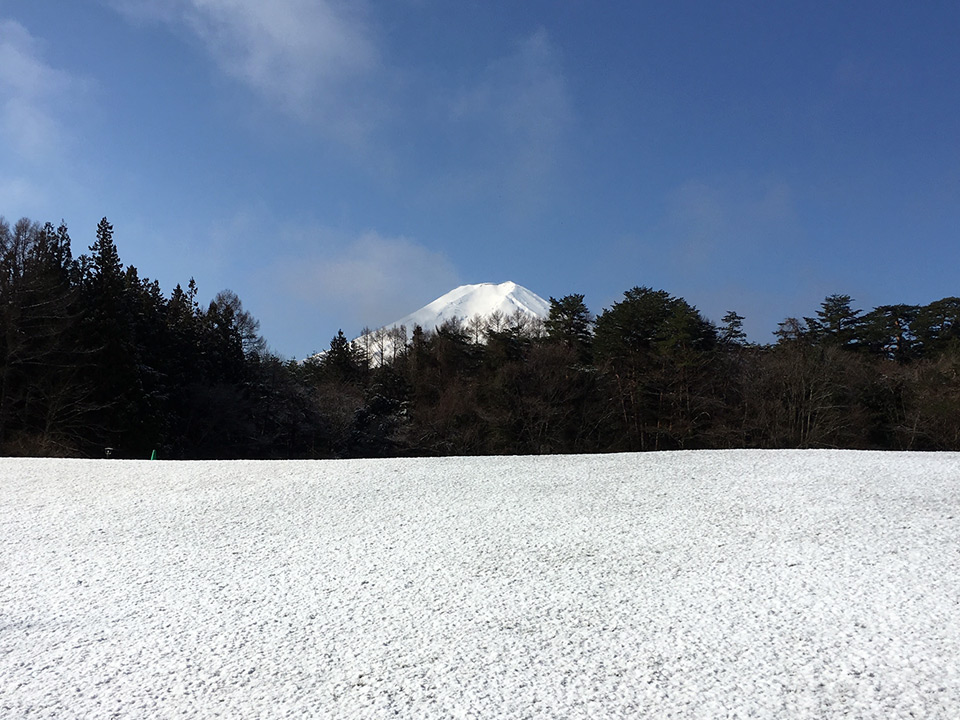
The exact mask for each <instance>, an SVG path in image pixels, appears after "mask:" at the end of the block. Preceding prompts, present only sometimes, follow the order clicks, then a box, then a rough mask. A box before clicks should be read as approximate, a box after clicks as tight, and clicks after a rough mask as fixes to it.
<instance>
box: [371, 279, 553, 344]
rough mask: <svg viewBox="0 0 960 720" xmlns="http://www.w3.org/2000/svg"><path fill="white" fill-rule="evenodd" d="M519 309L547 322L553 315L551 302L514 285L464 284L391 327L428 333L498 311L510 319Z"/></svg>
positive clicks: (512, 283) (510, 283)
mask: <svg viewBox="0 0 960 720" xmlns="http://www.w3.org/2000/svg"><path fill="white" fill-rule="evenodd" d="M518 310H519V311H520V312H522V313H525V314H527V315H530V316H533V317H538V318H541V319H546V318H547V316H548V315H549V314H550V303H548V302H547V301H546V300H544V299H543V298H542V297H540V296H539V295H537V294H536V293H534V292H532V291H530V290H527V289H526V288H525V287H523V286H521V285H517V284H516V283H514V282H505V283H500V284H499V285H495V284H494V283H480V284H479V285H461V286H460V287H458V288H455V289H453V290H451V291H450V292H448V293H447V294H446V295H442V296H441V297H438V298H437V299H436V300H434V301H433V302H432V303H430V304H429V305H425V306H424V307H422V308H420V309H419V310H417V311H416V312H414V313H410V314H409V315H407V316H406V317H403V318H400V319H399V320H397V321H396V322H394V323H390V325H388V326H387V327H400V326H401V325H403V326H405V327H406V328H407V331H408V332H412V331H413V328H414V327H415V326H417V325H419V326H420V327H422V328H423V329H424V330H434V329H436V328H438V327H440V326H441V325H442V324H443V323H444V322H446V321H448V320H454V319H457V318H459V319H460V320H469V319H470V318H472V317H474V316H475V315H479V316H481V317H483V318H487V317H489V316H490V315H492V314H493V313H494V312H501V313H503V315H504V316H505V317H507V318H509V317H510V316H511V315H513V314H514V313H515V312H517V311H518Z"/></svg>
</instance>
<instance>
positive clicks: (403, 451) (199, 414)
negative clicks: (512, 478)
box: [0, 218, 960, 459]
mask: <svg viewBox="0 0 960 720" xmlns="http://www.w3.org/2000/svg"><path fill="white" fill-rule="evenodd" d="M743 320H744V318H743V317H742V316H740V315H739V314H737V313H736V312H732V311H731V312H728V313H727V314H726V315H725V316H724V317H723V319H722V321H721V323H720V324H719V325H715V324H714V323H711V322H710V321H709V320H707V319H706V318H705V317H704V316H703V315H702V314H701V313H700V312H699V311H698V310H697V309H696V308H695V307H693V306H692V305H690V304H689V303H687V302H686V301H685V300H684V299H682V298H679V297H674V296H672V295H670V294H669V293H667V292H666V291H663V290H655V289H652V288H648V287H642V286H638V287H634V288H631V289H629V290H627V291H626V292H625V293H624V295H623V298H622V299H621V300H620V301H619V302H616V303H614V304H613V305H612V306H611V307H610V308H607V309H604V310H603V311H602V312H601V313H600V314H599V315H598V316H594V315H593V314H592V313H591V312H590V311H589V309H588V308H587V307H586V305H585V304H584V296H583V295H578V294H570V295H567V296H565V297H561V298H559V299H555V298H550V314H549V317H548V318H547V319H546V320H544V321H542V322H541V321H536V320H534V319H531V318H530V317H529V316H526V315H523V314H519V313H518V314H515V315H513V316H511V317H504V316H503V315H500V314H495V315H494V316H492V317H488V318H479V317H477V318H465V319H462V320H455V321H451V322H447V323H445V324H443V325H442V326H440V327H437V328H421V327H414V328H409V329H408V328H392V329H382V330H377V331H373V332H369V331H366V332H364V333H363V335H362V336H361V339H360V340H359V341H354V342H351V341H349V340H348V339H347V337H346V336H345V335H344V334H343V332H342V331H341V332H338V333H337V335H336V336H335V337H334V338H333V339H332V340H331V341H330V345H329V348H328V349H327V350H326V351H325V352H323V353H321V354H318V355H316V356H314V357H312V358H309V359H307V360H306V361H304V362H295V361H292V360H285V359H283V358H280V357H278V356H276V355H275V354H273V353H271V352H270V351H269V350H268V348H267V344H266V342H265V341H264V339H263V338H262V337H261V336H260V334H259V323H258V322H257V321H256V320H255V319H254V318H253V317H252V316H251V315H250V314H249V312H247V311H246V310H244V308H243V305H242V302H241V301H240V299H239V298H238V297H237V295H236V294H235V293H233V292H231V291H229V290H225V291H222V292H220V293H218V294H217V295H216V296H215V297H214V299H213V300H212V301H211V302H210V303H209V304H208V305H207V306H206V307H201V305H200V304H199V302H198V289H197V287H196V284H195V283H194V282H193V280H190V281H189V282H188V283H187V285H186V288H185V289H184V288H183V287H181V286H180V285H178V286H177V287H176V288H174V290H173V292H172V293H171V294H170V295H169V296H166V295H164V293H163V292H162V291H161V289H160V287H159V284H158V283H157V282H156V281H152V280H150V279H148V278H146V277H141V276H140V274H139V272H138V270H137V269H136V268H135V267H133V266H126V267H124V265H123V264H122V263H121V261H120V257H119V253H118V251H117V247H116V244H115V242H114V239H113V227H112V226H111V225H110V223H109V222H108V221H107V219H106V218H104V219H103V220H102V221H101V222H100V224H99V225H98V227H97V231H96V241H95V242H94V243H93V245H91V246H90V247H89V249H88V252H87V253H84V254H81V255H79V256H78V257H74V255H73V252H72V249H71V241H70V237H69V233H68V231H67V228H66V226H65V225H64V224H62V223H61V224H60V226H58V227H54V226H53V225H52V224H50V223H47V224H43V225H41V224H39V223H36V222H32V221H30V220H27V219H22V220H20V221H18V222H16V223H14V224H13V225H10V224H9V223H7V222H6V221H4V220H3V219H2V218H0V373H2V375H0V453H3V454H6V455H60V456H88V457H101V456H103V455H104V454H111V455H112V456H116V457H133V458H146V457H150V456H151V455H154V454H156V455H157V456H158V457H161V458H168V459H171V458H321V457H382V456H398V455H454V454H539V453H571V452H584V453H590V452H612V451H647V450H668V449H694V448H816V447H820V448H822V447H836V448H861V449H898V450H960V299H958V298H954V297H950V298H944V299H942V300H938V301H936V302H932V303H930V304H928V305H923V306H917V305H905V304H898V305H884V306H881V307H877V308H874V309H873V310H871V311H869V312H863V311H862V310H859V309H856V308H855V307H854V306H853V300H852V299H851V298H850V297H849V296H848V295H841V294H836V295H830V296H829V297H827V298H826V299H825V300H824V301H823V303H822V304H821V305H820V307H819V308H818V309H817V310H815V312H814V313H813V314H812V316H811V317H803V318H787V319H785V320H784V321H783V322H782V323H780V324H779V326H778V329H777V331H776V332H775V334H774V337H775V340H774V341H773V342H771V343H769V344H762V345H761V344H755V343H750V342H748V341H747V339H746V336H745V334H744V332H743Z"/></svg>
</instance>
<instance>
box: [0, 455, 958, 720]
mask: <svg viewBox="0 0 960 720" xmlns="http://www.w3.org/2000/svg"><path fill="white" fill-rule="evenodd" d="M958 602H960V455H958V454H906V453H903V454H901V453H886V454H880V453H855V452H839V451H836V452H820V451H817V452H813V451H807V452H754V451H749V452H748V451H743V452H740V451H737V452H680V453H659V454H646V455H603V456H592V457H584V456H574V457H541V458H526V457H521V458H470V459H464V458H451V459H404V460H381V461H322V462H196V463H173V462H169V463H167V462H128V461H77V460H72V461H71V460H13V459H3V460H0V717H4V718H79V717H84V718H144V717H150V718H172V717H204V718H206V717H225V718H239V717H260V718H286V717H289V718H348V717H357V718H361V717H363V718H367V717H386V716H393V715H398V716H400V717H410V718H539V717H544V718H597V717H622V718H635V717H651V718H653V717H655V718H841V717H842V718H884V719H886V718H906V717H912V718H956V717H960V660H958V658H960V620H958V618H960V604H958Z"/></svg>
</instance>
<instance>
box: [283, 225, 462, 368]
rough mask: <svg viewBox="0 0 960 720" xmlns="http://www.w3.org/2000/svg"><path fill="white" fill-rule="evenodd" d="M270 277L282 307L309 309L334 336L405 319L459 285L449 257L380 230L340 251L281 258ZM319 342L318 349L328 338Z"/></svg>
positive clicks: (358, 331)
mask: <svg viewBox="0 0 960 720" xmlns="http://www.w3.org/2000/svg"><path fill="white" fill-rule="evenodd" d="M320 244H321V245H329V244H330V243H328V242H324V241H323V240H321V242H320ZM268 275H269V283H270V285H271V286H272V287H274V288H276V292H277V294H278V297H277V300H278V301H280V303H279V304H281V305H284V306H286V307H287V308H289V307H290V306H296V307H300V308H307V309H308V310H309V314H310V315H311V316H312V317H313V318H315V319H316V318H318V316H323V319H324V321H325V324H326V325H327V326H328V327H333V328H334V330H333V331H334V332H335V331H336V327H341V328H342V329H343V331H344V333H345V334H347V335H348V336H353V335H359V334H360V330H361V329H362V328H363V327H364V326H369V327H379V326H382V325H384V324H386V323H389V322H392V321H393V320H396V319H397V318H398V317H403V316H404V315H406V314H408V313H410V312H412V311H413V310H416V309H417V308H419V307H420V306H422V305H425V304H426V303H428V302H430V301H431V300H433V299H434V298H435V297H437V296H439V295H442V294H443V293H445V292H447V291H448V290H450V289H451V288H453V287H456V286H457V285H459V284H460V280H459V276H458V273H457V271H456V269H455V268H454V267H453V264H452V263H451V262H450V260H449V259H448V258H447V257H446V256H445V255H443V254H441V253H438V252H435V251H433V250H430V249H429V248H427V247H425V246H423V245H421V244H419V243H417V242H416V241H414V240H411V239H409V238H405V237H385V236H383V235H380V234H378V233H376V232H367V233H364V234H363V235H361V236H359V237H356V238H354V239H352V240H350V241H348V242H347V243H345V244H343V245H342V246H341V247H339V248H338V249H333V248H329V247H328V248H325V249H323V250H321V251H314V252H313V253H299V254H298V256H297V257H286V258H282V259H280V260H278V261H277V262H276V263H275V264H274V265H273V266H272V268H271V269H270V272H269V273H268ZM300 322H301V324H302V323H303V319H302V315H301V320H300ZM301 334H302V332H301ZM319 340H320V341H321V342H320V344H318V345H317V348H316V349H320V348H321V346H322V345H324V344H325V343H326V342H327V341H329V337H326V338H320V339H319Z"/></svg>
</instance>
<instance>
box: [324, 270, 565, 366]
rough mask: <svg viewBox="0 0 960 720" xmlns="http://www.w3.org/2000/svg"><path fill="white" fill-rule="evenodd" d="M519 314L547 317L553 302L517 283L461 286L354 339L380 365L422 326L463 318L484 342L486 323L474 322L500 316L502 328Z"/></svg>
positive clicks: (433, 327) (431, 327)
mask: <svg viewBox="0 0 960 720" xmlns="http://www.w3.org/2000/svg"><path fill="white" fill-rule="evenodd" d="M518 314H519V315H521V316H526V317H527V318H529V319H530V320H537V321H542V320H546V319H547V317H548V316H549V315H550V303H549V302H547V301H546V300H544V299H543V298H542V297H540V296H539V295H537V294H536V293H535V292H533V291H531V290H527V288H525V287H523V286H522V285H517V284H516V283H515V282H504V283H499V284H497V283H478V284H476V285H461V286H460V287H458V288H454V289H453V290H451V291H450V292H448V293H447V294H446V295H441V296H440V297H438V298H437V299H436V300H434V301H433V302H431V303H429V304H427V305H424V306H423V307H422V308H420V309H419V310H417V311H416V312H412V313H410V314H409V315H405V316H404V317H402V318H400V319H399V320H397V321H395V322H392V323H389V324H387V325H384V326H383V327H381V328H379V329H377V330H370V331H365V332H364V334H362V335H360V336H359V337H357V338H354V340H353V342H354V343H356V344H357V345H359V346H361V347H362V348H363V349H364V350H365V351H366V353H367V356H368V357H369V358H370V361H371V362H372V363H373V364H374V365H378V364H380V363H381V362H384V361H385V360H386V359H387V358H391V357H394V356H395V355H396V353H397V352H398V350H399V349H400V348H401V347H402V345H403V343H405V342H406V341H407V338H409V337H410V336H411V335H412V333H413V329H414V328H415V327H416V326H418V325H419V326H420V327H421V328H423V330H424V331H426V332H433V331H434V330H436V329H437V328H438V327H440V326H441V325H443V324H444V323H445V322H447V321H450V320H460V321H461V322H463V323H464V324H465V325H470V328H469V330H470V331H471V332H473V333H475V334H477V337H476V338H475V339H474V341H475V342H484V338H483V330H482V328H483V324H480V323H477V324H472V325H471V321H473V320H474V319H475V318H480V320H481V321H482V322H483V323H489V322H490V321H491V320H493V319H494V318H496V317H497V316H499V320H500V327H502V328H505V327H509V326H511V325H512V324H513V323H514V322H515V319H516V316H517V315H518ZM400 328H403V330H400ZM529 329H530V326H528V330H529ZM404 331H405V332H404ZM325 354H326V351H323V352H319V353H317V354H316V355H314V356H313V357H315V358H320V357H323V356H324V355H325Z"/></svg>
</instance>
